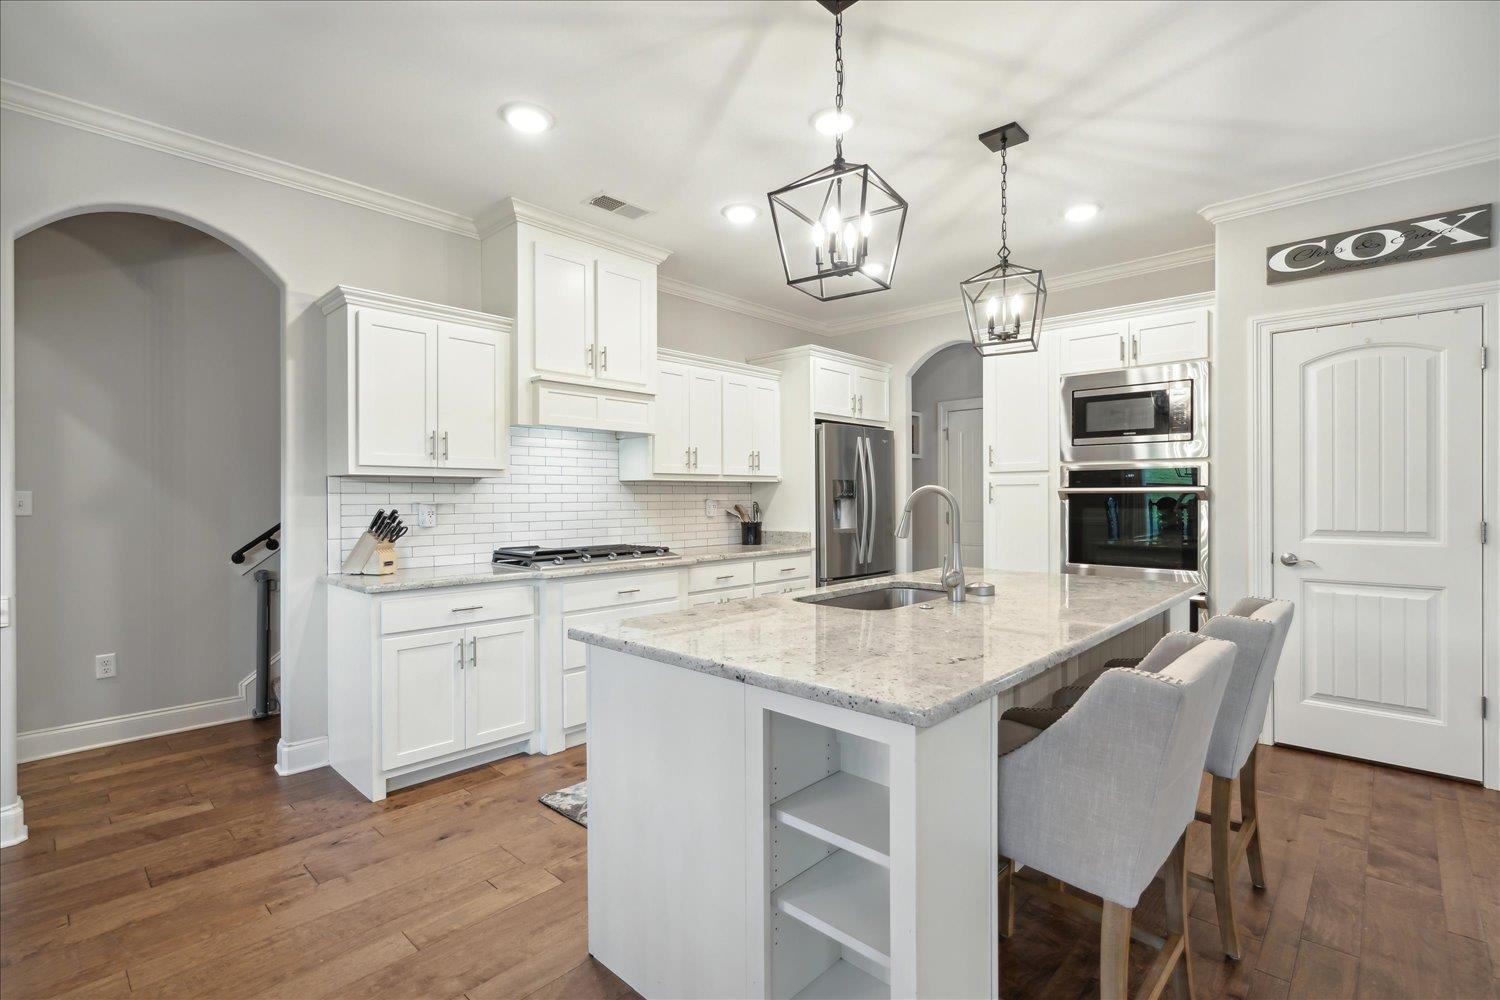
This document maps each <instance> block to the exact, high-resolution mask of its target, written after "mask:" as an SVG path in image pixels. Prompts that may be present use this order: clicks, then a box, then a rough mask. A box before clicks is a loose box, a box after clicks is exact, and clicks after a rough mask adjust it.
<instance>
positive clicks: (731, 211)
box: [719, 205, 760, 226]
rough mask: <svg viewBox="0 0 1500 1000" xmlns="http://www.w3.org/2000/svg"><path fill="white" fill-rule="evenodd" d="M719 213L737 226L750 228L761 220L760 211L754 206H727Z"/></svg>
mask: <svg viewBox="0 0 1500 1000" xmlns="http://www.w3.org/2000/svg"><path fill="white" fill-rule="evenodd" d="M719 212H720V214H721V215H723V216H724V218H726V219H728V220H729V221H730V222H732V223H734V224H735V225H736V226H748V225H750V223H752V222H754V221H755V220H756V219H758V218H760V209H758V208H756V207H755V206H754V205H725V206H724V207H723V208H721V209H720V210H719Z"/></svg>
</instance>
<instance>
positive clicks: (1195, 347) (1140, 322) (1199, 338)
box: [1129, 309, 1208, 365]
mask: <svg viewBox="0 0 1500 1000" xmlns="http://www.w3.org/2000/svg"><path fill="white" fill-rule="evenodd" d="M1129 334H1130V363H1131V364H1134V365H1163V364H1169V363H1171V362H1174V361H1194V360H1197V359H1198V358H1206V357H1208V310H1207V309H1181V310H1177V311H1175V312H1168V313H1156V314H1154V315H1150V316H1137V317H1134V318H1132V319H1131V320H1130V324H1129Z"/></svg>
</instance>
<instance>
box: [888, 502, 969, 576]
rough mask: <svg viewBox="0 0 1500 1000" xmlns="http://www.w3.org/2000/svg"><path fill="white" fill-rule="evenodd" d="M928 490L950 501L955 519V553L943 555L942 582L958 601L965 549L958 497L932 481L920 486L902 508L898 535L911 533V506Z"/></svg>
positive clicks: (949, 505) (951, 515) (905, 535)
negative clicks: (959, 530)
mask: <svg viewBox="0 0 1500 1000" xmlns="http://www.w3.org/2000/svg"><path fill="white" fill-rule="evenodd" d="M927 492H932V493H936V494H938V495H939V496H941V497H942V498H943V499H944V500H946V501H948V514H949V516H950V517H951V518H952V519H953V524H952V527H953V553H952V555H947V556H944V557H943V578H942V582H943V588H944V589H945V590H947V591H948V600H950V601H953V602H955V603H956V602H959V601H962V600H963V599H964V555H963V552H964V550H963V546H962V545H961V544H960V543H959V540H958V528H959V523H960V522H959V518H958V497H956V496H954V495H953V494H952V493H950V492H949V491H948V490H945V489H944V488H943V487H941V486H937V485H934V484H931V483H929V484H928V485H926V486H918V487H917V488H916V489H914V490H912V491H911V496H909V497H907V498H906V506H905V507H902V508H901V523H900V524H898V525H896V537H897V538H905V537H907V536H908V535H910V534H911V506H912V504H913V503H914V502H915V501H916V499H917V497H919V496H921V495H922V494H923V493H927Z"/></svg>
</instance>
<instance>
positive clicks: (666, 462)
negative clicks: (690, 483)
mask: <svg viewBox="0 0 1500 1000" xmlns="http://www.w3.org/2000/svg"><path fill="white" fill-rule="evenodd" d="M692 372H693V369H691V368H689V367H688V366H687V365H679V364H676V363H675V362H671V361H663V362H662V363H661V365H660V367H659V368H658V369H657V372H656V417H655V421H656V439H655V440H654V441H653V442H652V444H651V458H652V468H653V469H654V470H655V471H657V472H667V473H685V472H689V471H691V468H690V467H691V465H692V458H693V454H692V445H691V443H690V441H689V431H688V398H689V390H690V388H691V385H690V383H691V381H692Z"/></svg>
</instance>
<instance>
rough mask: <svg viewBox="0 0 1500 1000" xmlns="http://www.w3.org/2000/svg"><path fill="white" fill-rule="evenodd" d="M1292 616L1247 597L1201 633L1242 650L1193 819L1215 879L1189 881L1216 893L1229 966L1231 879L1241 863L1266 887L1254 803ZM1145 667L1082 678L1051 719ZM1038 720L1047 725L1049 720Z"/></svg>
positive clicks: (1232, 948) (1234, 936)
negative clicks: (1235, 807) (1262, 741)
mask: <svg viewBox="0 0 1500 1000" xmlns="http://www.w3.org/2000/svg"><path fill="white" fill-rule="evenodd" d="M1292 610H1293V606H1292V603H1291V602H1290V601H1271V600H1266V599H1265V598H1260V597H1246V598H1243V599H1242V600H1240V601H1238V602H1236V603H1235V605H1234V606H1233V607H1232V608H1230V609H1229V611H1228V612H1227V613H1225V614H1221V615H1215V616H1214V617H1213V618H1210V619H1209V620H1208V622H1207V624H1205V625H1204V626H1203V627H1202V629H1200V630H1199V632H1198V634H1199V635H1203V636H1209V637H1212V638H1215V639H1225V640H1228V641H1230V642H1233V643H1234V644H1235V645H1236V646H1237V647H1238V652H1237V653H1236V654H1235V659H1234V669H1233V670H1232V671H1231V673H1230V675H1229V686H1228V687H1227V688H1225V690H1224V701H1223V703H1222V704H1221V705H1220V706H1219V715H1218V718H1217V719H1216V720H1215V722H1214V732H1213V737H1212V739H1210V740H1209V744H1208V758H1207V761H1206V763H1205V766H1204V769H1205V770H1206V771H1208V773H1209V774H1210V775H1212V777H1213V781H1212V786H1213V787H1212V791H1211V793H1210V803H1211V804H1210V807H1209V812H1207V813H1203V812H1199V813H1197V814H1196V815H1195V817H1194V818H1196V819H1198V820H1199V821H1201V822H1204V823H1207V824H1208V825H1209V841H1210V854H1211V856H1212V859H1213V874H1212V876H1207V875H1199V874H1197V873H1193V874H1192V875H1191V876H1190V878H1191V880H1192V882H1193V883H1194V884H1196V885H1199V886H1201V887H1202V888H1205V889H1211V890H1213V894H1214V903H1215V904H1216V906H1217V909H1218V913H1219V939H1220V943H1221V944H1222V945H1223V947H1224V954H1225V955H1228V956H1229V957H1230V958H1232V959H1238V958H1239V957H1240V935H1239V927H1238V925H1237V924H1236V923H1235V917H1234V874H1235V872H1237V871H1238V870H1239V864H1240V859H1241V858H1245V859H1246V862H1247V863H1248V864H1249V866H1250V883H1251V884H1252V885H1253V886H1254V887H1255V888H1257V889H1264V888H1265V887H1266V876H1265V868H1264V866H1263V864H1262V862H1261V854H1260V823H1259V818H1258V815H1259V814H1258V807H1257V804H1256V801H1255V746H1256V742H1257V741H1258V740H1259V738H1260V732H1261V729H1262V728H1263V727H1264V726H1265V722H1266V705H1267V703H1268V702H1269V701H1270V698H1271V681H1272V679H1273V678H1274V677H1275V676H1276V664H1277V663H1278V662H1280V660H1281V649H1282V646H1284V645H1285V644H1286V635H1287V631H1288V630H1289V629H1290V628H1291V627H1292ZM1148 660H1150V657H1149V656H1148V657H1146V658H1145V659H1143V660H1135V659H1119V660H1110V661H1109V662H1108V663H1106V664H1105V665H1104V667H1103V668H1101V669H1100V670H1096V671H1094V672H1092V673H1090V674H1085V675H1084V676H1083V677H1080V678H1079V679H1078V680H1077V681H1075V682H1074V683H1073V684H1071V685H1069V686H1068V687H1065V688H1063V689H1062V690H1060V691H1058V692H1057V693H1056V694H1054V695H1053V696H1052V705H1051V711H1052V712H1058V711H1064V712H1065V711H1066V709H1067V708H1068V707H1069V706H1070V705H1073V704H1074V703H1077V702H1080V701H1081V698H1082V695H1083V693H1084V691H1086V690H1087V689H1088V687H1089V686H1090V685H1091V684H1093V683H1095V682H1096V681H1097V680H1098V679H1099V678H1100V677H1102V676H1104V675H1105V673H1106V672H1107V671H1108V670H1109V669H1111V668H1115V667H1138V668H1139V669H1141V670H1150V669H1153V665H1152V664H1151V663H1149V662H1147V661H1148ZM1037 711H1039V712H1040V711H1043V710H1037ZM1034 718H1035V719H1036V720H1037V721H1042V720H1043V718H1044V715H1037V716H1034ZM1235 777H1238V778H1239V779H1240V819H1239V822H1235V821H1234V820H1233V818H1232V816H1231V811H1232V805H1231V801H1230V800H1231V798H1232V796H1233V792H1234V779H1235Z"/></svg>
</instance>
